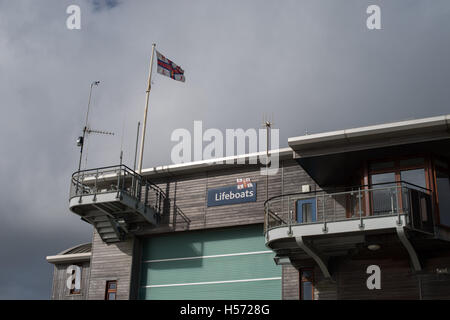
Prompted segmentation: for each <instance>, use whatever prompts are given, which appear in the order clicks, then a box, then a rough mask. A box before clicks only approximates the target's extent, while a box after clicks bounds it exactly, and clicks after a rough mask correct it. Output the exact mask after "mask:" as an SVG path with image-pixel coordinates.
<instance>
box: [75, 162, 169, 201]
mask: <svg viewBox="0 0 450 320" xmlns="http://www.w3.org/2000/svg"><path fill="white" fill-rule="evenodd" d="M117 168H119V170H121V168H124V169H125V170H124V172H130V173H131V174H132V175H133V176H135V177H138V178H140V179H141V180H143V181H146V183H148V184H150V185H151V186H153V187H154V188H156V189H158V191H159V192H161V193H162V194H163V195H164V196H166V194H165V192H164V191H163V190H162V189H161V188H160V187H159V186H157V185H156V184H154V183H153V182H152V181H150V180H147V178H145V177H144V176H142V175H140V174H139V173H137V172H135V171H133V170H132V169H131V168H129V167H128V166H126V165H124V164H121V165H114V166H105V167H98V168H93V169H83V170H79V171H75V172H74V173H72V181H74V182H77V183H80V184H81V183H82V182H81V181H80V180H79V179H77V178H79V177H80V176H83V177H84V173H87V172H100V171H104V170H105V169H117ZM111 171H112V170H111ZM75 176H76V177H75ZM111 178H113V177H111Z"/></svg>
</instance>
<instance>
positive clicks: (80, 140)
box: [77, 81, 114, 172]
mask: <svg viewBox="0 0 450 320" xmlns="http://www.w3.org/2000/svg"><path fill="white" fill-rule="evenodd" d="M99 84H100V81H94V82H92V83H91V88H90V90H89V100H88V107H87V112H86V120H85V124H84V128H83V135H82V136H81V137H78V139H77V145H78V146H79V147H80V160H79V162H78V172H79V171H80V170H81V160H82V158H83V147H84V144H85V139H86V138H87V136H86V134H91V133H96V134H105V135H114V133H113V132H108V131H102V130H94V129H91V128H89V124H88V123H89V112H90V109H91V97H92V88H93V87H94V86H98V85H99ZM86 165H87V151H86V161H85V166H86Z"/></svg>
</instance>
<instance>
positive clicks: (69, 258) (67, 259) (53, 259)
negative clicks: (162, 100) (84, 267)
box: [45, 252, 91, 264]
mask: <svg viewBox="0 0 450 320" xmlns="http://www.w3.org/2000/svg"><path fill="white" fill-rule="evenodd" d="M45 259H46V260H47V262H49V263H53V264H56V263H71V262H74V263H75V262H82V261H89V260H91V253H90V252H87V253H74V254H61V255H56V256H47V257H46V258H45Z"/></svg>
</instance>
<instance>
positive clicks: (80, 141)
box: [77, 137, 83, 147]
mask: <svg viewBox="0 0 450 320" xmlns="http://www.w3.org/2000/svg"><path fill="white" fill-rule="evenodd" d="M82 145H83V137H78V139H77V146H78V147H81V146H82Z"/></svg>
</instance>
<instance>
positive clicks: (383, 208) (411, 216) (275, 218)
mask: <svg viewBox="0 0 450 320" xmlns="http://www.w3.org/2000/svg"><path fill="white" fill-rule="evenodd" d="M340 189H343V188H340ZM348 189H350V188H348ZM311 198H313V199H315V205H314V206H315V210H314V209H309V210H307V211H304V210H306V209H302V211H299V214H301V215H299V216H297V212H296V210H294V209H295V208H296V206H297V203H298V202H297V201H300V200H306V199H311ZM306 205H307V204H306ZM264 208H265V210H264V211H265V219H264V222H265V226H264V230H265V232H267V231H268V230H269V229H272V228H274V227H279V226H284V227H288V228H289V229H290V228H291V227H292V226H293V225H299V224H300V225H301V224H311V223H322V224H323V231H324V232H326V231H327V230H328V229H327V224H329V223H331V222H335V221H345V220H350V219H355V220H356V219H357V220H359V227H360V228H361V229H364V219H366V218H368V217H369V216H371V217H373V216H397V217H398V219H397V223H399V224H401V223H402V218H401V216H402V215H404V216H406V220H405V222H406V225H407V226H408V227H410V228H411V229H414V230H417V231H422V232H426V233H429V234H432V233H434V222H433V203H432V192H431V190H429V189H426V188H422V187H420V186H417V185H414V184H412V183H408V182H405V181H400V182H386V183H379V184H375V185H372V186H367V185H362V186H359V187H357V188H354V187H352V188H351V190H349V191H339V192H330V189H329V190H328V191H327V190H319V191H313V192H304V193H301V192H296V193H289V194H283V195H278V196H274V197H271V198H270V199H268V200H266V201H265V202H264ZM311 210H312V212H313V213H311ZM305 217H306V218H305Z"/></svg>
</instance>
